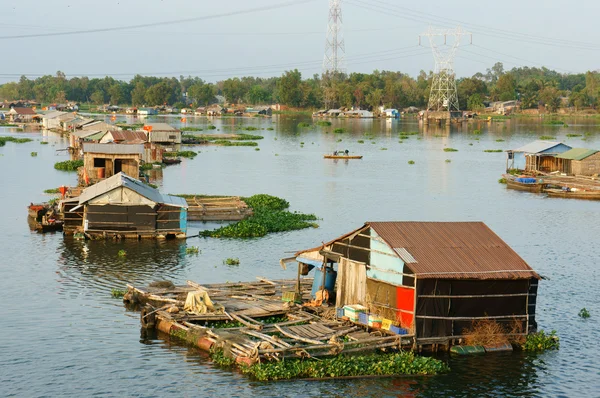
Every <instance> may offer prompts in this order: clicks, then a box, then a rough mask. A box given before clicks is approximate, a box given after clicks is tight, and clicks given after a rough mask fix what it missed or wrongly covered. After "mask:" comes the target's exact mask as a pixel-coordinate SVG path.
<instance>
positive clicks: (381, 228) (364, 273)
mask: <svg viewBox="0 0 600 398" xmlns="http://www.w3.org/2000/svg"><path fill="white" fill-rule="evenodd" d="M294 259H295V260H296V261H298V262H299V265H300V269H299V274H307V272H308V270H309V269H310V268H311V267H314V266H317V267H318V268H317V271H316V272H317V273H316V274H315V282H314V284H313V291H314V290H315V286H317V290H320V289H322V288H323V287H324V288H326V289H328V290H333V289H335V292H330V297H332V296H331V294H333V297H335V304H336V307H338V308H342V307H344V306H346V305H362V306H364V307H366V308H367V309H368V312H369V313H371V314H375V315H376V318H379V319H381V318H385V319H389V320H391V321H394V322H396V323H397V324H398V325H400V326H401V327H402V328H404V329H406V330H407V332H409V333H410V332H414V334H415V337H416V338H417V344H419V345H421V344H438V343H440V344H447V343H449V342H452V341H454V340H457V339H460V338H461V337H463V336H464V332H465V330H468V329H469V328H470V327H471V325H472V322H473V321H478V320H493V321H496V322H498V323H500V324H502V325H505V326H506V327H507V329H508V330H510V329H511V327H513V326H514V325H517V326H518V327H520V329H521V330H522V332H523V333H528V332H530V331H534V330H535V329H536V327H537V325H536V321H535V303H536V296H537V287H538V280H539V279H540V277H539V275H538V274H537V273H536V272H535V271H534V270H533V269H532V268H531V267H530V266H529V265H527V263H526V262H525V261H524V260H523V259H522V258H521V257H519V255H518V254H517V253H516V252H515V251H514V250H512V249H511V248H510V247H509V246H508V245H507V244H506V243H505V242H504V241H502V239H500V237H498V236H497V235H496V234H495V233H494V232H492V230H490V229H489V228H488V227H487V226H486V225H485V224H484V223H482V222H367V223H365V224H364V225H363V226H361V227H359V228H357V229H355V230H353V231H351V232H349V233H347V234H344V235H342V236H340V237H339V238H336V239H334V240H332V241H330V242H327V243H324V244H323V245H321V246H318V247H316V248H313V249H308V250H304V251H301V252H298V253H296V255H295V258H294ZM286 260H287V261H291V259H285V260H282V261H286ZM336 279H337V281H336Z"/></svg>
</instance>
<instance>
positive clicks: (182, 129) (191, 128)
mask: <svg viewBox="0 0 600 398" xmlns="http://www.w3.org/2000/svg"><path fill="white" fill-rule="evenodd" d="M180 130H181V131H202V129H201V128H200V127H182V128H181V129H180Z"/></svg>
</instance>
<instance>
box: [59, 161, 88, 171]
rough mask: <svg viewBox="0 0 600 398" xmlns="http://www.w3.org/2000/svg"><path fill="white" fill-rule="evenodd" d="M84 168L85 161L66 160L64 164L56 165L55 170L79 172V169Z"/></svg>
mask: <svg viewBox="0 0 600 398" xmlns="http://www.w3.org/2000/svg"><path fill="white" fill-rule="evenodd" d="M82 166H83V160H65V161H63V162H56V163H54V168H55V169H56V170H62V171H77V169H78V168H80V167H82Z"/></svg>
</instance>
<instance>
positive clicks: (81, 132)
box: [70, 130, 102, 138]
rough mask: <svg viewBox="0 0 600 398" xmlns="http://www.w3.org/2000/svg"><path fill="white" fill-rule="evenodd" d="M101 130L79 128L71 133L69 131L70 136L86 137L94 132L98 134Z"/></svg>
mask: <svg viewBox="0 0 600 398" xmlns="http://www.w3.org/2000/svg"><path fill="white" fill-rule="evenodd" d="M101 132H102V131H100V130H79V131H74V132H72V133H70V134H71V135H72V136H75V137H78V138H87V137H89V136H92V135H94V134H98V133H101Z"/></svg>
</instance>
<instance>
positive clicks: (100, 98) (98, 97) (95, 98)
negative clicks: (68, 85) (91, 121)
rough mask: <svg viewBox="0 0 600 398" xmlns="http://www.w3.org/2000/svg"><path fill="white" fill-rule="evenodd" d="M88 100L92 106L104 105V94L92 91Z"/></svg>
mask: <svg viewBox="0 0 600 398" xmlns="http://www.w3.org/2000/svg"><path fill="white" fill-rule="evenodd" d="M90 100H91V101H92V103H93V104H96V105H102V104H104V94H103V93H102V91H94V93H93V94H92V96H91V97H90Z"/></svg>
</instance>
